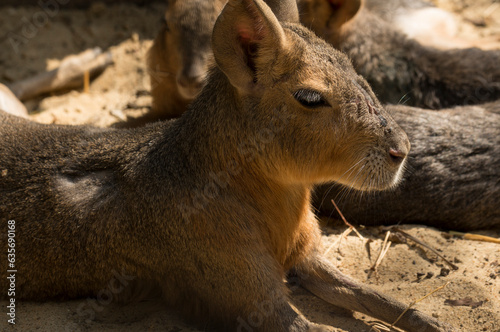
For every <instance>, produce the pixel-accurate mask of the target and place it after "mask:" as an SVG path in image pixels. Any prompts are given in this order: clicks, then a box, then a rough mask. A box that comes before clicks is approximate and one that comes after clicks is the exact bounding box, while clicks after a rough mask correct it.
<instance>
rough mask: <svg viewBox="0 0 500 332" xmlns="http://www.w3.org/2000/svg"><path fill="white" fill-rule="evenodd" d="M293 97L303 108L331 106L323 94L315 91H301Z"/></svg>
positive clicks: (296, 92)
mask: <svg viewBox="0 0 500 332" xmlns="http://www.w3.org/2000/svg"><path fill="white" fill-rule="evenodd" d="M293 97H294V98H295V99H296V100H297V101H298V102H299V103H301V104H302V105H303V106H305V107H308V108H317V107H322V106H330V104H328V102H327V101H326V100H325V99H324V98H323V96H322V95H321V93H319V92H317V91H314V90H308V89H300V90H297V91H295V93H294V94H293Z"/></svg>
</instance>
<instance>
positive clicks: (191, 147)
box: [0, 0, 455, 331]
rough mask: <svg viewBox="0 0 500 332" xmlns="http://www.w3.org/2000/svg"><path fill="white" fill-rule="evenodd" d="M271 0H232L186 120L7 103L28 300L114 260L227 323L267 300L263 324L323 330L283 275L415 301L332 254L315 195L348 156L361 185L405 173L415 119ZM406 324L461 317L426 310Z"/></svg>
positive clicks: (319, 291) (379, 301)
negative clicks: (52, 121) (100, 118)
mask: <svg viewBox="0 0 500 332" xmlns="http://www.w3.org/2000/svg"><path fill="white" fill-rule="evenodd" d="M278 3H279V2H278ZM282 4H283V3H282V2H281V5H282ZM270 5H271V7H272V8H273V9H274V10H275V11H276V16H275V15H274V14H273V12H272V11H271V9H270V8H269V7H268V6H267V5H266V4H265V3H264V2H262V1H261V0H231V1H229V3H228V4H227V5H226V7H225V9H224V10H223V12H222V14H221V16H220V17H219V18H218V20H217V23H216V24H215V28H214V32H213V50H214V58H215V62H216V63H217V67H214V68H213V69H212V70H211V71H210V72H209V74H208V78H207V84H206V86H205V87H204V88H203V90H202V92H201V93H200V95H199V96H198V98H197V99H196V100H195V101H194V102H193V104H192V106H191V107H190V108H189V110H188V111H187V112H185V113H184V114H183V115H182V116H181V117H180V118H179V119H178V120H173V121H169V122H159V123H155V124H150V125H147V126H145V127H142V128H138V129H133V130H116V129H96V128H91V127H84V126H79V127H71V126H60V125H42V124H37V123H34V122H30V121H28V120H25V119H21V118H18V117H15V116H12V115H8V114H6V113H1V115H0V129H1V131H0V139H1V140H2V142H3V144H2V145H1V146H0V165H1V167H2V171H1V175H2V176H1V177H0V218H1V219H2V220H6V219H8V218H15V219H16V225H17V229H16V232H17V233H16V234H17V236H18V245H19V246H18V248H19V250H18V252H17V253H16V254H17V261H18V264H20V265H24V266H29V267H30V269H29V271H26V273H23V274H20V275H19V277H18V280H17V287H18V296H17V298H18V299H32V300H45V299H54V298H74V297H80V296H91V295H95V294H96V292H97V291H98V290H99V289H102V287H103V284H104V283H106V282H107V281H109V280H110V278H112V277H113V276H112V270H113V269H115V270H119V271H121V270H125V271H127V273H128V274H130V275H134V276H137V278H138V280H141V281H143V282H144V283H148V284H150V283H154V284H157V285H158V286H159V287H161V289H162V291H163V293H164V297H165V301H166V302H168V303H170V304H176V305H177V306H179V307H181V308H182V309H183V312H184V313H185V314H186V315H188V316H189V317H191V318H197V320H198V321H199V322H200V323H201V324H204V326H205V324H207V323H208V324H214V326H223V327H224V329H228V328H238V326H240V327H241V324H242V321H243V322H244V321H245V319H246V318H247V317H248V316H249V315H250V314H251V313H252V312H254V311H255V310H256V307H255V303H259V304H265V305H266V307H267V308H268V309H269V310H268V313H267V315H266V316H265V317H264V319H263V320H262V321H261V322H260V323H259V324H258V326H254V329H255V330H260V331H326V330H327V327H325V326H319V325H316V324H314V323H311V322H309V321H308V320H307V319H306V318H304V316H302V315H301V314H300V313H298V312H296V311H295V310H293V309H292V307H291V306H290V304H289V303H288V291H287V288H286V286H285V284H284V283H283V279H284V277H285V276H287V275H288V276H296V278H298V280H299V283H300V285H301V286H303V287H305V288H306V289H308V290H310V291H311V292H312V293H314V294H316V295H317V296H319V297H321V298H322V299H324V300H326V301H328V302H330V303H332V304H336V305H338V306H342V307H345V308H348V309H351V310H356V311H360V312H363V313H366V314H369V315H371V316H373V317H376V318H379V319H382V320H384V321H387V322H394V321H395V320H396V318H397V317H398V316H399V315H400V314H401V313H402V312H403V311H404V310H405V308H406V306H405V305H403V304H402V303H400V302H398V301H397V300H395V299H392V298H390V297H388V296H385V295H383V294H380V293H377V292H376V291H374V290H372V289H370V288H369V287H367V286H366V285H363V284H360V283H358V282H356V281H354V280H352V279H351V278H349V277H347V276H345V275H343V274H342V273H341V272H340V271H339V270H338V269H337V268H336V267H334V266H333V265H332V264H331V263H329V262H328V261H326V260H324V259H322V258H321V256H320V255H319V252H318V250H317V249H318V247H317V246H318V240H319V237H320V232H319V227H318V224H317V221H316V219H315V217H314V215H313V213H312V211H311V205H310V195H311V188H312V186H313V185H314V184H315V183H322V182H325V181H339V182H343V181H344V180H343V175H344V174H345V173H346V172H348V171H350V170H352V169H355V170H357V171H359V173H360V174H361V176H360V177H359V180H358V181H356V182H353V183H351V184H352V185H353V186H354V187H356V188H358V189H363V190H381V189H385V188H388V187H392V186H395V185H396V184H397V183H398V182H399V180H400V177H401V170H402V168H403V165H404V163H405V159H406V156H407V154H408V152H409V148H410V146H409V142H408V139H407V137H406V134H405V133H404V132H403V131H402V129H401V128H400V127H399V126H398V125H397V124H396V123H395V122H394V120H393V119H392V118H391V116H390V115H389V114H388V113H387V112H386V111H385V109H384V108H383V107H382V106H381V105H380V103H379V102H378V100H377V99H376V97H375V96H374V94H373V92H372V91H371V89H370V87H369V86H368V85H367V83H366V81H365V80H364V79H363V78H361V77H360V76H359V75H357V74H356V73H355V71H354V69H353V68H352V66H351V65H350V63H349V61H348V59H347V58H346V57H345V55H343V54H342V53H340V52H338V51H335V50H334V49H332V48H331V46H329V45H328V44H326V43H325V42H324V41H322V40H321V39H319V38H317V37H316V36H315V35H314V34H313V33H311V32H310V31H308V30H307V29H305V28H304V27H302V26H300V25H298V24H297V23H295V22H297V19H298V16H297V12H296V10H291V9H293V7H292V3H288V4H287V8H282V7H281V9H286V10H285V11H281V9H280V6H275V4H273V3H272V2H270ZM293 5H295V3H294V2H293ZM277 17H278V18H279V19H280V20H281V23H279V21H278V19H277ZM313 73H314V74H313ZM277 96H279V98H277ZM200 194H203V195H202V196H203V197H205V198H206V199H205V200H202V201H200V200H199V197H200ZM200 208H202V209H203V211H202V212H203V213H201V210H200ZM1 241H2V242H1V244H2V246H1V247H2V248H4V249H3V250H6V242H7V241H6V238H5V237H1ZM4 252H5V251H4ZM47 267H50V268H47ZM5 273H6V272H5V270H3V271H2V272H1V276H2V278H1V280H2V281H1V282H0V284H1V286H2V289H5V287H6V280H7V279H6V275H5ZM397 325H398V326H400V327H401V328H404V329H406V330H408V331H455V329H454V328H452V327H451V326H449V325H447V324H445V323H442V322H440V321H438V320H437V319H435V318H432V317H430V316H428V315H426V314H424V313H421V312H419V311H417V310H415V309H411V310H409V311H408V312H407V313H406V314H405V315H403V316H402V318H401V319H400V320H399V321H398V324H397Z"/></svg>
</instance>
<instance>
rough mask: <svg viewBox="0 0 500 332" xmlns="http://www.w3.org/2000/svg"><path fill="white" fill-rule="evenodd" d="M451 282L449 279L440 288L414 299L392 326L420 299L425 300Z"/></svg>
mask: <svg viewBox="0 0 500 332" xmlns="http://www.w3.org/2000/svg"><path fill="white" fill-rule="evenodd" d="M449 283H450V281H448V282H447V283H446V284H444V285H442V286H439V287H438V288H436V289H435V290H433V291H432V292H430V293H427V294H426V295H425V296H424V297H422V298H420V299H418V300H416V301H413V302H412V303H410V305H409V306H408V307H407V308H406V309H405V311H403V312H402V313H401V315H399V317H398V318H397V319H396V320H395V321H394V323H392V324H391V328H392V327H393V326H394V325H396V323H397V322H398V321H399V320H400V319H401V317H403V315H404V314H405V313H406V312H407V311H408V310H410V309H411V308H412V307H413V306H414V305H415V304H417V303H418V302H420V301H423V300H425V299H426V298H427V297H429V296H431V295H432V294H434V293H435V292H437V291H439V290H441V289H443V288H445V287H446V286H448V284H449Z"/></svg>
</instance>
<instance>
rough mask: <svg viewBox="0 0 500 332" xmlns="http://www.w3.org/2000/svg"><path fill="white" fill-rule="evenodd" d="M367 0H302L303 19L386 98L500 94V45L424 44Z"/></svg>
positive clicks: (409, 101)
mask: <svg viewBox="0 0 500 332" xmlns="http://www.w3.org/2000/svg"><path fill="white" fill-rule="evenodd" d="M365 1H366V0H346V1H338V0H299V4H300V7H299V9H300V14H301V15H300V18H301V21H302V23H303V24H304V25H305V26H307V27H309V28H311V29H312V30H313V31H314V32H316V34H317V35H318V36H320V37H322V38H324V39H325V40H327V41H328V42H330V43H331V44H332V45H333V46H334V47H335V48H337V49H339V50H342V51H344V52H345V53H346V54H347V55H348V56H349V57H350V58H351V60H352V62H353V64H354V68H355V69H356V71H357V72H358V73H359V74H361V75H362V76H363V77H365V78H366V80H367V81H368V82H369V83H370V84H371V86H372V88H373V90H374V91H375V93H376V94H377V96H378V97H379V99H380V100H381V101H382V102H383V103H390V104H399V103H404V104H406V105H408V106H416V107H422V108H429V109H441V108H445V107H451V106H455V105H470V104H480V103H484V102H488V101H494V100H497V99H500V66H499V65H498V64H499V63H500V50H491V51H485V50H481V49H478V48H465V49H449V50H439V49H436V48H433V47H427V46H423V45H421V44H420V43H418V42H417V41H415V40H413V39H410V38H408V37H407V36H406V35H405V34H404V33H403V32H401V31H400V30H399V29H397V28H394V26H393V25H392V24H391V23H390V22H387V21H385V20H384V19H382V18H381V17H380V16H379V15H377V14H376V13H374V12H372V11H370V10H368V9H367V8H366V6H365V5H364V4H365Z"/></svg>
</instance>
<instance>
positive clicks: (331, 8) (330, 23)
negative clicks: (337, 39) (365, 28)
mask: <svg viewBox="0 0 500 332" xmlns="http://www.w3.org/2000/svg"><path fill="white" fill-rule="evenodd" d="M364 1H365V0H298V4H299V7H300V12H301V19H302V21H303V23H304V24H305V25H306V26H308V27H310V28H312V29H313V30H314V31H315V32H316V33H319V34H322V33H323V32H326V33H339V32H340V29H341V28H342V27H343V26H344V25H345V24H347V23H349V22H350V21H351V20H352V19H353V18H354V17H355V16H356V14H357V13H358V12H359V11H360V10H361V7H362V6H363V5H364Z"/></svg>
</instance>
